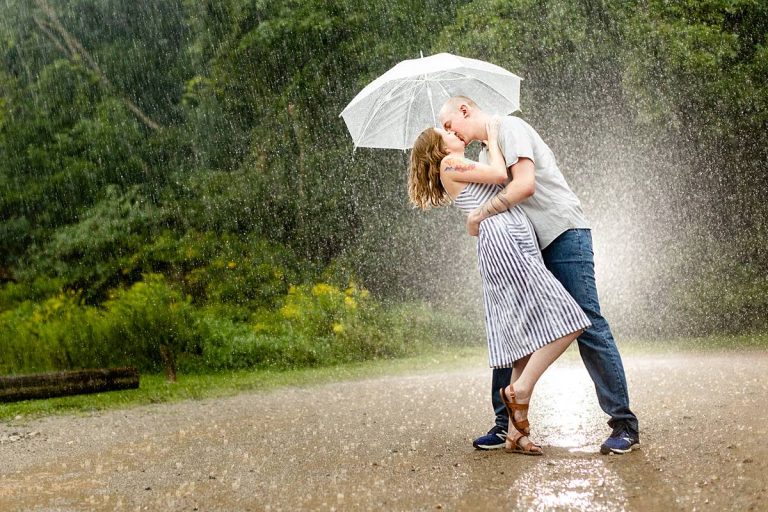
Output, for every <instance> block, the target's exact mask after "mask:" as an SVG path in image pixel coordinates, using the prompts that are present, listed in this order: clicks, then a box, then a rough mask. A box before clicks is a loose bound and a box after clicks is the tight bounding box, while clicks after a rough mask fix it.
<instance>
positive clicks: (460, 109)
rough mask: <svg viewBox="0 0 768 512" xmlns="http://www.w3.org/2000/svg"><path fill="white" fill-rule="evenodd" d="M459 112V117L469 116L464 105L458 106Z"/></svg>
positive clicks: (467, 109)
mask: <svg viewBox="0 0 768 512" xmlns="http://www.w3.org/2000/svg"><path fill="white" fill-rule="evenodd" d="M459 112H461V115H462V116H464V117H468V116H469V108H467V106H466V105H460V106H459Z"/></svg>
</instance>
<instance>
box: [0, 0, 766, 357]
mask: <svg viewBox="0 0 768 512" xmlns="http://www.w3.org/2000/svg"><path fill="white" fill-rule="evenodd" d="M767 38H768V4H766V3H764V2H754V1H749V0H711V1H705V2H701V1H693V0H686V1H681V2H664V1H661V0H645V1H631V2H620V1H614V0H602V1H601V0H598V1H591V0H557V1H553V2H545V3H541V2H533V1H530V0H514V1H512V0H474V1H458V0H457V1H445V0H441V1H439V2H438V1H433V0H429V1H421V2H415V1H410V0H397V1H391V2H364V1H361V0H303V1H293V0H287V1H281V2H268V1H264V0H216V1H214V0H145V1H142V2H122V1H119V0H68V1H66V2H65V1H63V0H34V1H27V0H24V1H22V0H7V1H5V2H3V3H1V4H0V46H1V47H2V54H1V56H0V59H2V60H1V61H0V282H2V283H4V284H2V288H1V289H0V372H3V371H21V370H30V369H44V368H67V367H81V366H94V365H107V364H119V363H125V362H133V363H134V364H139V365H141V366H142V367H143V368H148V369H157V368H159V366H158V365H161V364H162V359H161V357H160V352H161V350H160V349H159V347H167V348H169V349H170V350H172V351H173V353H174V354H176V355H177V356H178V357H177V359H178V361H177V362H178V364H179V365H181V366H182V367H184V368H187V369H193V368H199V369H205V368H235V367H237V368H240V367H254V366H263V365H278V366H280V365H283V366H284V365H291V364H302V365H304V364H324V363H328V362H333V361H339V360H349V359H360V358H367V357H379V356H386V355H397V354H402V353H405V352H407V351H408V350H410V349H412V347H413V346H415V345H416V341H418V340H420V341H421V342H429V341H434V340H436V339H439V340H440V341H442V342H466V341H471V342H475V341H478V340H480V339H482V332H481V330H480V331H478V330H477V329H476V328H477V326H478V325H481V324H480V322H481V313H479V312H478V310H477V307H476V306H477V295H478V294H477V293H476V292H477V284H476V282H475V281H476V276H474V275H469V274H468V275H469V278H468V279H469V280H470V281H471V282H473V283H474V284H473V285H471V286H463V285H464V284H466V283H464V282H463V281H461V282H460V281H459V280H458V277H457V278H455V279H453V278H452V277H453V276H451V275H450V272H448V273H446V272H445V271H441V270H440V268H441V267H440V265H441V263H443V262H445V261H446V259H450V260H451V261H453V262H454V264H455V265H457V266H458V265H463V266H465V267H467V268H471V267H472V266H473V260H472V258H471V250H470V251H468V250H467V247H468V245H467V244H466V242H461V243H464V244H465V245H463V246H461V245H460V246H459V247H463V249H460V250H457V249H456V244H455V243H454V241H455V240H464V239H465V237H464V236H463V227H462V225H461V221H460V219H459V217H458V216H456V215H453V214H452V213H451V212H436V213H433V214H430V215H426V216H424V215H420V214H417V213H415V212H413V211H412V210H411V209H410V208H409V207H408V205H407V203H406V197H405V188H404V180H405V176H404V172H403V170H404V167H405V161H406V160H405V155H403V154H402V153H400V152H394V151H372V150H358V151H357V152H356V153H355V154H354V155H353V154H352V147H351V141H350V140H349V137H348V135H347V133H346V130H345V128H344V125H343V123H342V122H341V120H340V119H339V118H338V113H339V112H340V111H341V110H342V108H343V107H344V105H345V104H346V103H347V102H348V101H349V100H350V99H351V98H352V97H353V96H354V95H355V93H356V92H357V91H358V90H360V89H361V88H362V87H363V86H364V85H365V84H366V83H367V82H369V81H370V80H371V79H373V78H374V77H376V76H378V75H379V74H381V73H382V72H384V71H385V70H386V69H388V68H389V67H390V66H392V65H393V64H395V63H396V62H398V61H400V60H402V59H404V58H412V57H415V56H417V55H418V54H419V51H424V53H425V54H428V53H437V52H439V51H452V52H456V53H459V54H462V55H465V56H469V57H475V58H481V59H486V60H489V61H492V62H494V63H496V64H499V65H502V66H504V67H507V68H508V69H511V70H514V71H515V72H516V73H518V74H520V75H521V76H523V77H524V78H525V79H526V80H525V82H524V84H523V91H524V92H523V105H524V112H523V115H524V116H525V117H526V119H528V120H529V121H530V122H531V123H532V124H533V125H534V126H536V127H537V128H538V129H539V131H540V132H541V133H542V134H544V135H545V136H546V139H547V140H548V141H550V143H551V145H552V146H553V149H555V151H556V154H557V155H558V158H559V159H560V161H561V163H562V166H563V170H564V171H565V173H566V175H567V176H568V179H569V181H570V182H571V183H572V185H573V186H574V188H575V189H576V190H577V191H578V192H579V195H580V196H581V197H582V199H583V200H584V203H585V208H586V209H587V211H588V213H591V214H593V216H594V217H597V213H605V212H607V213H605V214H606V215H607V216H611V215H613V216H614V217H615V216H616V215H615V213H613V212H615V211H616V210H617V209H618V208H619V206H620V205H626V204H629V203H633V202H634V203H635V204H637V206H638V209H637V211H639V212H642V213H638V214H637V217H636V218H637V219H640V220H638V222H639V223H641V224H643V225H644V226H646V229H645V230H644V231H643V234H644V236H645V238H643V237H639V236H638V237H634V238H631V239H627V240H624V241H623V242H621V244H624V246H625V249H626V247H627V246H628V247H629V249H628V250H625V251H624V252H625V253H629V254H631V255H632V256H631V257H629V258H628V259H626V258H625V259H620V258H615V259H616V261H621V263H622V265H624V267H625V269H629V270H631V269H632V268H634V267H642V266H643V265H644V266H645V267H647V268H649V269H656V271H655V272H654V276H655V278H654V279H647V275H646V274H637V275H636V276H635V279H636V280H637V281H638V282H641V285H638V286H637V287H635V288H631V290H633V292H634V295H635V297H634V298H633V299H632V300H628V301H626V302H627V303H628V304H631V305H632V308H633V310H632V311H633V315H632V318H630V319H626V318H617V319H616V324H617V325H619V327H621V328H623V329H625V330H626V331H627V332H629V331H634V332H645V333H647V332H653V333H662V334H665V335H668V334H674V333H677V334H699V333H704V332H707V331H710V330H721V331H722V330H728V331H747V330H753V329H760V328H764V326H765V323H766V320H768V313H766V311H768V280H767V278H766V275H768V250H767V249H766V248H765V243H764V241H765V240H766V238H767V235H768V208H766V206H765V200H764V198H763V197H762V195H763V192H764V191H765V190H768V172H766V171H768V169H766V164H767V163H768V130H766V128H768V90H767V87H768V41H767V40H766V39H767ZM605 141H610V143H609V144H603V143H605ZM606 148H610V151H608V150H607V149H606ZM617 152H618V153H617ZM628 155H629V156H631V157H632V158H626V157H627V156H628ZM622 158H624V159H627V160H631V161H632V162H633V164H632V165H631V166H629V167H627V166H626V165H624V164H622V163H619V161H620V160H622ZM605 162H608V163H609V164H608V165H605ZM626 169H629V170H630V171H631V172H624V170H626ZM604 189H610V193H609V192H605V191H604ZM668 191H673V193H667V192H668ZM611 201H613V202H611ZM662 212H663V213H662ZM598 224H599V223H598ZM619 245H620V244H619ZM615 246H616V247H618V245H615ZM613 248H614V246H611V249H613ZM638 254H639V255H643V254H645V255H646V256H645V259H647V258H648V257H649V256H648V254H652V255H653V262H652V264H649V263H643V262H642V261H641V260H642V257H641V258H638V257H636V255H638ZM629 274H631V272H629ZM623 279H625V281H626V280H628V279H629V278H623ZM473 280H474V281H473ZM355 282H357V283H361V284H364V285H365V287H362V286H361V285H360V284H355ZM646 283H650V284H648V285H646ZM318 286H319V287H320V288H318ZM473 286H474V287H473ZM644 286H645V287H644ZM345 290H347V291H345ZM350 290H351V291H350ZM367 290H371V292H372V295H371V296H367V295H366V294H367V293H368V292H367ZM461 292H463V294H462V293H461ZM363 295H366V296H365V297H364V298H363ZM638 296H641V297H642V299H638ZM468 297H469V298H468ZM607 298H608V304H607V308H608V310H610V309H611V299H613V300H614V303H620V302H623V301H624V299H625V297H623V296H621V295H620V294H618V295H611V293H610V290H609V293H608V294H607ZM347 299H349V300H347ZM350 301H352V302H354V303H355V307H354V308H352V307H350ZM425 301H427V302H425ZM429 302H432V303H437V304H439V305H440V306H439V307H437V308H435V307H431V306H428V305H426V304H427V303H429ZM414 304H416V305H414ZM418 304H421V305H418ZM437 311H443V312H444V314H438V313H437ZM448 311H450V312H451V313H447V312H448ZM616 311H621V310H620V309H619V308H617V309H616ZM467 318H472V319H473V322H470V323H469V324H467V322H466V321H465V320H466V319H467ZM415 325H418V326H419V327H418V328H415V327H414V326H415ZM468 325H469V327H474V328H475V329H474V330H472V329H470V328H469V327H468ZM430 333H431V334H430Z"/></svg>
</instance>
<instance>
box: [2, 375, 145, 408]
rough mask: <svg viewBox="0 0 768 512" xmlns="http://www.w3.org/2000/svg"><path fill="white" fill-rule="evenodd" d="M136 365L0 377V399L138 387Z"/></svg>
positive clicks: (11, 400)
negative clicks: (132, 366)
mask: <svg viewBox="0 0 768 512" xmlns="http://www.w3.org/2000/svg"><path fill="white" fill-rule="evenodd" d="M138 387H139V371H138V370H137V369H136V368H105V369H98V370H78V371H68V372H53V373H36V374H31V375H11V376H5V377H0V402H15V401H18V400H30V399H33V398H52V397H56V396H67V395H79V394H84V393H99V392H101V391H115V390H120V389H137V388H138Z"/></svg>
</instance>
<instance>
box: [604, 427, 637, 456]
mask: <svg viewBox="0 0 768 512" xmlns="http://www.w3.org/2000/svg"><path fill="white" fill-rule="evenodd" d="M639 446H640V437H639V436H638V435H637V434H634V433H632V432H631V431H630V430H629V429H628V428H627V427H625V426H623V425H622V426H617V427H616V428H614V429H613V434H611V437H609V438H608V439H606V440H605V442H604V443H603V444H602V445H601V446H600V453H602V454H603V455H608V454H609V453H618V454H622V453H629V452H631V451H632V450H634V449H635V448H638V447H639Z"/></svg>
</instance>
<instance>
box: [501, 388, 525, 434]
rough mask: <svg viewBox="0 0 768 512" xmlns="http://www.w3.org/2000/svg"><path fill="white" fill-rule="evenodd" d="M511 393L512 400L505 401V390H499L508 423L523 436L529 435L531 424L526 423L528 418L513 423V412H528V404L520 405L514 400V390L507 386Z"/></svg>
mask: <svg viewBox="0 0 768 512" xmlns="http://www.w3.org/2000/svg"><path fill="white" fill-rule="evenodd" d="M508 387H509V388H510V391H511V395H512V399H511V400H507V393H506V392H505V391H504V390H505V389H506V388H501V389H500V390H499V395H501V401H502V402H504V405H505V406H506V407H507V414H508V415H509V422H510V423H511V424H512V426H514V427H515V430H517V431H518V432H520V433H521V434H523V435H524V436H529V435H531V428H530V427H531V424H530V423H529V422H528V418H526V419H524V420H520V421H515V411H528V404H521V403H518V402H517V401H516V400H515V388H513V387H511V386H508Z"/></svg>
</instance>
